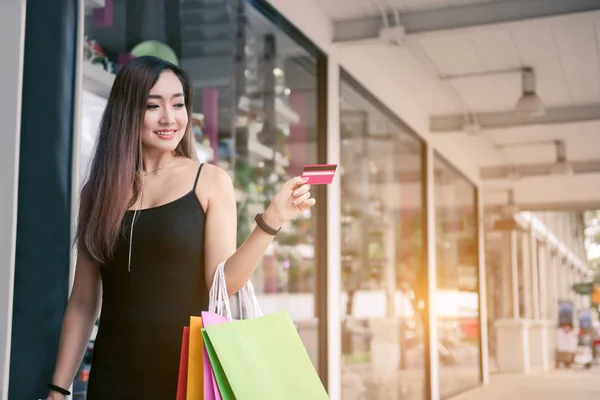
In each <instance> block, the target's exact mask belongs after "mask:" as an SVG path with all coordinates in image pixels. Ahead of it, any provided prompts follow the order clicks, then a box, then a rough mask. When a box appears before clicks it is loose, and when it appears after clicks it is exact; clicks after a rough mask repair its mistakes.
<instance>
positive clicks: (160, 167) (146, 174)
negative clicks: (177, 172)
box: [140, 155, 179, 176]
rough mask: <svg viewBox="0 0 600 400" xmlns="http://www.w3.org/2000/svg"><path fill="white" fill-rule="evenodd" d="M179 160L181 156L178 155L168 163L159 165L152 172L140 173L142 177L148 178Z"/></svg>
mask: <svg viewBox="0 0 600 400" xmlns="http://www.w3.org/2000/svg"><path fill="white" fill-rule="evenodd" d="M177 158H179V155H176V156H175V157H173V158H171V159H170V160H169V161H167V162H166V163H164V164H162V165H159V166H158V167H157V168H155V169H153V170H152V171H150V172H143V171H140V173H141V174H142V176H148V175H152V174H153V173H155V172H156V171H158V170H160V169H163V168H164V167H166V166H167V165H169V164H170V163H171V162H172V161H173V160H175V159H177Z"/></svg>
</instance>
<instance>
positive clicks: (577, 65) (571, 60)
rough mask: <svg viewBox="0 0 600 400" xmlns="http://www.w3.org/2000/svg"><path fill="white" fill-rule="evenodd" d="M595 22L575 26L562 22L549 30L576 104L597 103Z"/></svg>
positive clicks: (599, 77)
mask: <svg viewBox="0 0 600 400" xmlns="http://www.w3.org/2000/svg"><path fill="white" fill-rule="evenodd" d="M595 22H596V21H594V20H592V19H588V20H582V21H580V22H579V23H577V24H574V23H568V22H567V21H564V22H558V23H555V24H553V26H552V34H553V35H552V36H553V38H554V40H555V41H556V47H557V48H558V56H559V59H560V61H561V63H562V66H563V68H564V71H565V78H566V81H567V84H568V86H569V92H570V93H571V97H572V99H573V101H574V102H575V103H576V104H589V103H594V102H599V101H600V66H599V65H598V47H597V42H596V37H597V36H596V31H595Z"/></svg>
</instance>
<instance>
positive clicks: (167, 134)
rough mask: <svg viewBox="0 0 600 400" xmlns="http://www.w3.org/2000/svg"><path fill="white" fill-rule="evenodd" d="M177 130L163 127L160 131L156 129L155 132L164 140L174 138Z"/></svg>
mask: <svg viewBox="0 0 600 400" xmlns="http://www.w3.org/2000/svg"><path fill="white" fill-rule="evenodd" d="M176 132H177V129H162V130H160V131H154V133H155V134H156V135H158V137H159V138H160V139H162V140H169V139H172V138H173V137H174V136H175V133H176Z"/></svg>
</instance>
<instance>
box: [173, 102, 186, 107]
mask: <svg viewBox="0 0 600 400" xmlns="http://www.w3.org/2000/svg"><path fill="white" fill-rule="evenodd" d="M183 107H185V104H183V103H179V104H175V108H183Z"/></svg>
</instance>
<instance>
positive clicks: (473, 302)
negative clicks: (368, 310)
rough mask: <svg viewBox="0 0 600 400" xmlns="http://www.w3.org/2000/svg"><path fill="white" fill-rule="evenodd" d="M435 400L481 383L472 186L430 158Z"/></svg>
mask: <svg viewBox="0 0 600 400" xmlns="http://www.w3.org/2000/svg"><path fill="white" fill-rule="evenodd" d="M434 171H435V179H434V185H435V189H434V192H435V223H436V229H435V232H436V258H437V284H438V291H437V293H436V297H437V298H436V305H437V309H436V310H435V312H436V314H437V322H438V347H439V354H438V357H439V371H440V372H439V380H440V397H441V398H447V397H450V396H452V395H454V394H456V393H458V392H462V391H464V390H467V389H470V388H472V387H474V386H477V385H478V384H479V382H480V356H479V352H480V336H479V332H480V331H479V294H478V272H477V265H478V261H477V258H478V256H477V238H476V219H475V187H474V186H473V185H472V184H471V183H470V182H469V181H468V180H466V179H465V178H464V177H463V176H462V175H461V174H460V173H458V171H456V170H455V169H454V168H453V167H452V166H450V165H449V164H448V163H447V162H446V161H444V160H442V159H441V158H440V157H439V156H438V155H436V157H435V159H434Z"/></svg>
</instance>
